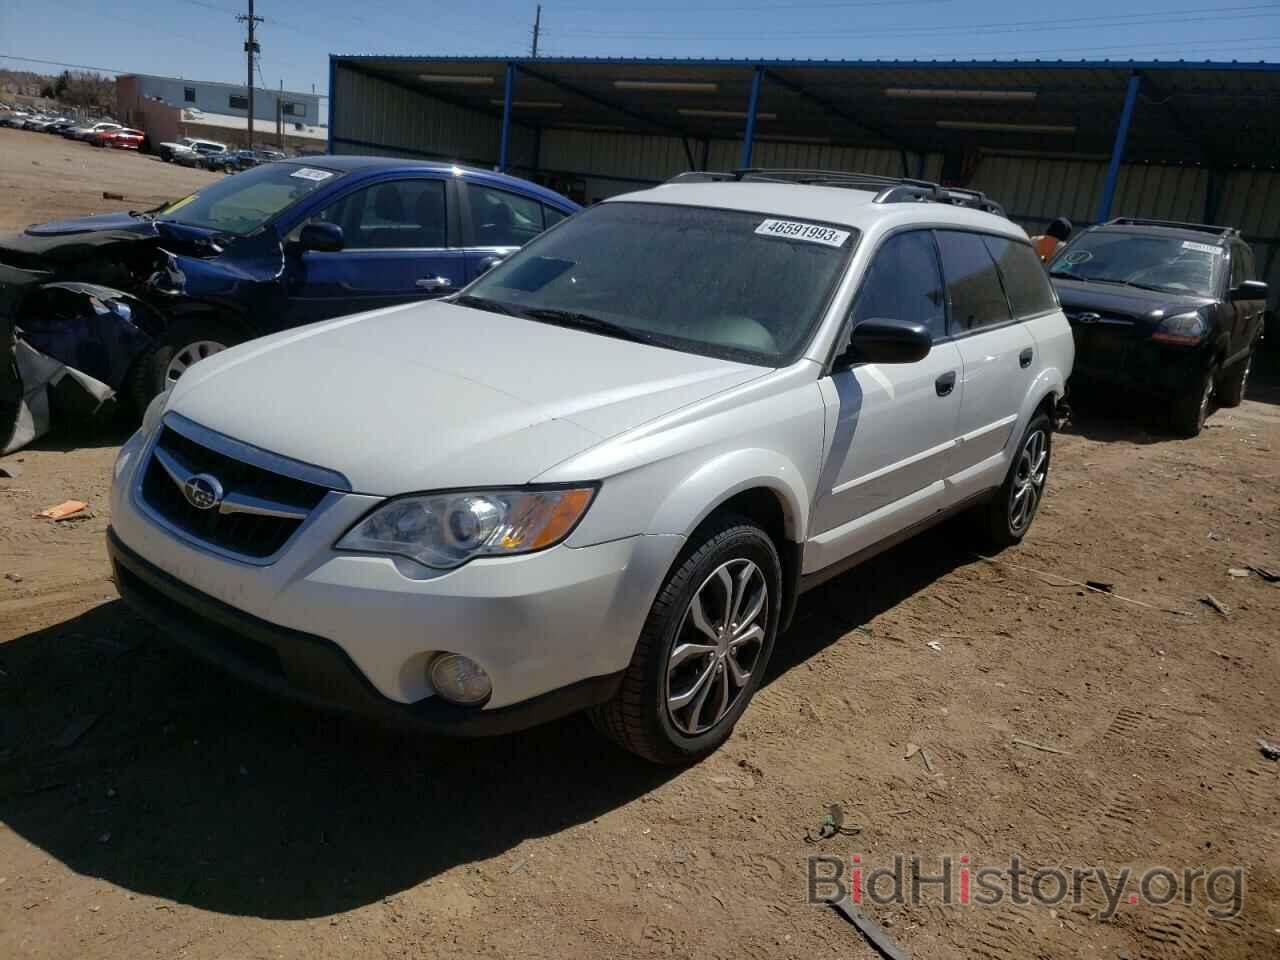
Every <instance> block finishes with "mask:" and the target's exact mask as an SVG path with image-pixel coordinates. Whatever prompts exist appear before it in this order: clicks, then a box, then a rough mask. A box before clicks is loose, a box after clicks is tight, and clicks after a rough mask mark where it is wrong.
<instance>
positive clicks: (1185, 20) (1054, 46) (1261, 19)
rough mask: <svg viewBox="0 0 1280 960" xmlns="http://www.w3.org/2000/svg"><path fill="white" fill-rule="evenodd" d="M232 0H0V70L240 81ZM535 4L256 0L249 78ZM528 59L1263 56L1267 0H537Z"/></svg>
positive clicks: (473, 41) (521, 14)
mask: <svg viewBox="0 0 1280 960" xmlns="http://www.w3.org/2000/svg"><path fill="white" fill-rule="evenodd" d="M246 5H247V0H115V2H114V3H110V4H108V3H104V2H102V0H58V2H57V3H50V2H48V0H0V66H2V67H9V68H13V69H29V70H35V71H38V72H48V73H56V72H58V71H59V70H60V69H62V67H61V66H60V64H74V65H83V66H90V67H97V68H105V69H106V70H108V71H111V72H137V73H154V74H162V75H168V76H182V77H186V78H188V79H195V80H222V81H227V82H233V83H234V82H236V81H241V82H243V79H244V76H245V59H244V53H243V42H244V25H243V24H241V23H238V22H237V21H236V19H235V17H236V15H237V14H238V13H244V12H245V9H246ZM535 7H536V3H534V2H531V0H529V2H527V0H485V2H481V3H477V2H467V0H453V2H447V3H437V2H430V0H256V11H255V12H256V13H257V14H258V15H259V16H261V17H263V18H265V22H264V23H263V24H261V25H260V26H259V28H258V30H259V36H258V40H259V43H260V44H261V49H262V54H261V59H260V62H259V69H260V72H261V78H262V79H261V83H262V84H263V85H265V86H268V87H277V86H279V85H280V83H281V82H283V84H284V86H285V87H286V89H292V90H301V91H310V90H311V89H313V87H314V89H315V91H316V92H317V93H320V94H322V95H323V94H326V93H327V90H326V86H327V83H328V55H329V54H330V53H389V54H430V55H436V56H442V55H454V56H462V55H500V56H513V55H516V56H525V55H528V53H529V47H530V41H531V36H532V27H533V19H534V10H535ZM539 55H540V56H544V55H545V56H637V57H638V56H673V57H744V58H755V57H759V58H790V57H811V58H823V57H829V58H832V59H862V58H868V59H875V58H882V59H915V58H919V59H952V58H956V59H970V58H978V59H984V58H986V59H1012V58H1015V57H1017V58H1022V59H1035V58H1040V59H1082V58H1085V59H1113V60H1127V59H1156V58H1159V59H1187V60H1206V59H1214V60H1224V59H1225V60H1249V61H1256V60H1271V61H1277V60H1280V2H1270V3H1268V2H1263V0H1211V2H1203V0H1202V2H1200V3H1196V2H1194V0H1164V2H1161V0H1134V2H1132V3H1129V4H1121V3H1116V2H1114V0H1073V2H1071V3H1034V2H1032V3H1028V2H1026V0H773V2H770V0H651V2H644V0H640V2H631V3H628V2H606V0H563V2H561V0H546V2H544V3H543V6H542V36H541V41H540V43H539ZM18 58H25V59H18ZM40 60H45V61H56V62H57V63H39V62H36V61H40Z"/></svg>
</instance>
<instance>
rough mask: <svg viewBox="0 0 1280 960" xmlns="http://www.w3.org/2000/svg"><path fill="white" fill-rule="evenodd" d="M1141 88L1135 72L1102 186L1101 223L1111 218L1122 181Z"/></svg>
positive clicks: (1131, 78)
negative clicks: (1134, 110)
mask: <svg viewBox="0 0 1280 960" xmlns="http://www.w3.org/2000/svg"><path fill="white" fill-rule="evenodd" d="M1141 87H1142V74H1140V73H1138V72H1137V71H1136V70H1135V71H1134V72H1133V73H1131V74H1130V75H1129V86H1128V88H1127V89H1126V90H1125V94H1124V109H1123V110H1121V111H1120V126H1119V127H1117V128H1116V142H1115V146H1113V147H1112V148H1111V165H1110V166H1109V167H1107V179H1106V182H1105V183H1104V184H1103V186H1102V202H1101V203H1099V204H1098V217H1097V220H1098V222H1099V223H1103V222H1105V221H1106V220H1108V219H1109V218H1110V217H1111V201H1112V200H1114V199H1115V196H1116V183H1117V182H1118V181H1119V180H1120V164H1121V163H1123V162H1124V145H1125V141H1126V140H1128V139H1129V125H1130V124H1131V123H1132V122H1133V106H1134V104H1135V103H1137V102H1138V90H1139V89H1141Z"/></svg>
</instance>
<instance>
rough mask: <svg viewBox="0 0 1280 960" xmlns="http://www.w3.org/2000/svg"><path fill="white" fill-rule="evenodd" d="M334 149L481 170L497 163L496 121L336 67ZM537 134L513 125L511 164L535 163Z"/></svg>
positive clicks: (497, 134) (497, 128) (497, 127)
mask: <svg viewBox="0 0 1280 960" xmlns="http://www.w3.org/2000/svg"><path fill="white" fill-rule="evenodd" d="M333 88H334V89H333V91H332V94H333V98H334V99H333V105H334V112H333V131H332V135H333V149H334V152H335V153H363V154H378V155H385V156H403V157H419V158H428V157H437V158H440V159H447V160H459V161H462V162H465V163H474V164H476V165H478V166H493V165H494V164H496V163H497V162H498V149H499V140H500V137H501V126H500V123H499V121H498V120H497V119H496V118H495V117H491V116H489V115H487V114H483V113H478V112H476V111H474V110H467V109H464V108H462V107H455V106H453V105H452V104H448V103H444V102H442V101H440V100H436V99H434V98H430V97H425V96H422V95H420V94H417V93H414V92H413V91H411V90H406V89H404V88H403V87H398V86H396V85H395V84H392V83H387V82H386V81H385V80H381V79H379V78H377V77H372V76H369V75H367V74H363V73H358V72H356V71H354V70H350V69H348V68H345V67H343V66H342V65H340V64H339V65H338V66H337V67H336V68H335V69H334V77H333ZM536 148H537V137H536V134H535V133H534V132H533V131H532V130H530V129H529V128H527V127H523V126H518V125H515V124H512V127H511V143H510V147H509V151H510V162H511V163H512V164H513V165H522V166H527V165H531V164H533V163H534V162H535V161H536V157H535V156H534V152H535V150H536Z"/></svg>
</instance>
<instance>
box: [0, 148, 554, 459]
mask: <svg viewBox="0 0 1280 960" xmlns="http://www.w3.org/2000/svg"><path fill="white" fill-rule="evenodd" d="M577 209H578V207H577V205H576V204H574V203H573V202H572V201H570V200H567V199H565V198H564V197H562V196H560V195H559V194H557V193H553V192H552V191H550V190H546V189H544V188H542V187H540V186H538V185H536V184H533V183H530V182H528V181H526V180H520V179H518V178H515V177H510V176H505V175H502V174H498V173H493V172H490V171H486V170H481V169H475V168H470V167H462V166H457V165H454V164H448V163H429V162H420V161H408V160H392V159H386V158H377V157H354V156H320V157H312V158H305V159H298V160H288V161H281V162H277V163H269V164H263V165H261V166H257V167H254V168H253V169H251V170H248V171H246V172H244V173H240V174H237V175H235V176H232V177H228V178H227V179H225V180H221V181H219V182H217V183H213V184H210V185H209V186H207V187H204V188H203V189H201V190H200V191H199V192H197V193H193V194H192V195H190V196H188V197H184V198H183V199H181V200H177V201H175V202H173V203H169V204H166V205H164V206H161V207H158V208H156V209H154V210H150V211H147V212H138V213H128V214H125V213H119V214H104V215H101V216H94V217H87V218H84V219H80V220H71V221H64V222H59V223H51V224H44V225H41V226H34V227H30V228H28V229H27V230H26V231H24V232H23V233H22V234H20V235H18V236H16V237H12V238H0V343H9V342H11V341H10V338H9V337H7V336H5V335H6V334H7V333H8V332H9V331H10V329H11V328H13V329H15V330H16V333H17V336H18V338H19V339H20V340H21V341H23V342H25V344H26V346H28V347H29V348H31V349H32V350H34V351H36V352H37V353H38V354H42V355H44V356H46V357H49V358H52V359H53V360H55V361H57V362H58V363H60V364H63V365H65V366H66V367H67V368H70V369H72V370H74V371H77V372H78V373H79V374H80V375H81V376H80V378H79V379H80V380H82V381H84V382H89V383H92V384H94V385H96V386H97V387H99V388H101V390H99V393H101V391H102V390H106V391H108V392H110V391H116V392H119V393H121V394H122V395H123V396H124V398H125V399H127V400H129V401H131V402H132V403H133V404H134V405H135V407H137V408H138V409H141V408H143V407H145V405H146V404H147V403H148V402H149V401H150V399H151V398H152V397H153V396H155V395H156V394H157V393H159V392H160V391H162V390H164V389H165V388H166V387H167V386H168V385H170V384H172V383H173V382H174V381H176V380H177V379H178V378H179V377H181V376H182V373H183V371H184V370H186V369H187V368H188V367H190V366H191V364H193V363H196V362H197V361H199V360H200V359H202V358H204V357H206V356H209V355H210V354H212V353H216V352H218V351H220V350H222V349H225V348H226V347H228V346H231V345H232V344H236V343H240V342H242V341H244V340H248V339H251V338H253V337H258V336H262V335H263V334H268V333H274V332H277V331H279V330H284V329H287V328H289V327H295V326H298V325H300V324H304V323H312V322H314V321H317V320H324V319H326V318H329V317H336V316H342V315H344V314H350V313H356V312H359V311H364V310H374V309H377V308H380V307H388V306H393V305H395V304H401V303H406V302H409V301H413V300H421V299H428V298H432V297H441V296H445V295H447V294H449V293H452V292H454V291H456V290H458V289H460V288H461V287H463V286H464V285H466V284H467V283H468V282H470V281H471V280H472V279H474V278H475V277H476V276H478V275H479V274H480V273H482V272H484V271H485V270H487V269H488V268H489V267H490V266H492V265H493V264H494V263H496V262H497V261H499V260H501V259H502V258H503V257H505V256H506V255H507V254H509V253H511V252H512V251H514V250H515V249H517V248H518V247H520V246H521V245H523V244H524V243H526V242H527V241H529V240H530V239H532V238H533V237H535V236H537V235H538V234H539V233H541V232H542V231H543V230H545V229H547V228H548V227H551V226H553V225H554V224H556V223H558V222H559V221H561V220H563V219H564V218H565V217H567V216H569V215H571V214H572V213H573V212H574V211H575V210H577ZM3 361H4V358H0V377H4V376H5V374H6V373H10V374H11V372H12V370H13V364H12V363H5V362H3ZM0 387H6V388H5V389H4V390H0V393H4V394H6V395H8V396H10V397H12V396H13V395H15V392H16V393H18V394H21V392H22V390H21V389H20V388H21V385H19V389H17V390H16V391H15V388H14V386H13V385H7V386H6V385H3V384H0ZM30 388H31V384H26V385H25V389H26V391H27V392H29V391H30ZM3 406H6V404H4V403H3V402H0V407H3ZM5 413H6V411H4V410H0V448H2V447H3V446H4V441H5V440H6V439H7V438H6V437H5V436H3V435H2V434H5V433H6V432H7V428H9V423H8V422H4V415H5Z"/></svg>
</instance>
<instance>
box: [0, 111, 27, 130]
mask: <svg viewBox="0 0 1280 960" xmlns="http://www.w3.org/2000/svg"><path fill="white" fill-rule="evenodd" d="M29 116H31V114H29V113H27V112H26V111H25V110H13V111H11V112H9V113H6V114H5V115H4V116H3V117H0V126H5V127H21V126H22V125H23V124H24V123H26V121H27V117H29Z"/></svg>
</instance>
